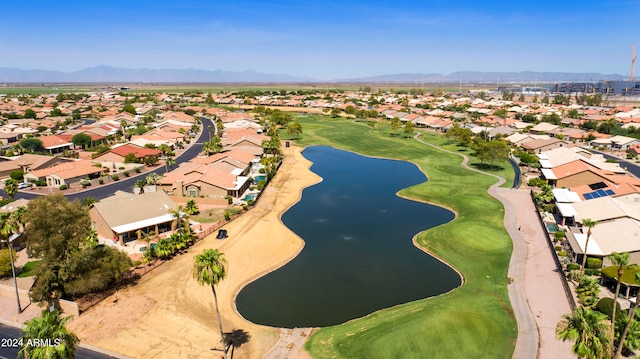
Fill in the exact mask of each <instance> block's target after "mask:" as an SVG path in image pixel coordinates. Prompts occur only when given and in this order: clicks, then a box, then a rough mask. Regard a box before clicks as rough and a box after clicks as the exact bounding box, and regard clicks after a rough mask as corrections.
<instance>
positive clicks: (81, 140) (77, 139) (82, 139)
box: [71, 133, 92, 149]
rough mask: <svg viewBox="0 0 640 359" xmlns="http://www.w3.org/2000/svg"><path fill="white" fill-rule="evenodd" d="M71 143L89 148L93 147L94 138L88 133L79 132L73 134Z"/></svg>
mask: <svg viewBox="0 0 640 359" xmlns="http://www.w3.org/2000/svg"><path fill="white" fill-rule="evenodd" d="M71 143H73V145H74V146H76V147H82V148H84V149H87V148H89V147H91V143H92V140H91V136H89V135H87V134H86V133H77V134H75V135H73V137H71Z"/></svg>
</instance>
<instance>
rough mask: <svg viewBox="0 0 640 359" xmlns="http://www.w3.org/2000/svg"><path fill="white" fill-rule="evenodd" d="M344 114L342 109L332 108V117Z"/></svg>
mask: <svg viewBox="0 0 640 359" xmlns="http://www.w3.org/2000/svg"><path fill="white" fill-rule="evenodd" d="M341 113H342V110H341V109H340V107H332V108H331V117H338V116H340V114H341Z"/></svg>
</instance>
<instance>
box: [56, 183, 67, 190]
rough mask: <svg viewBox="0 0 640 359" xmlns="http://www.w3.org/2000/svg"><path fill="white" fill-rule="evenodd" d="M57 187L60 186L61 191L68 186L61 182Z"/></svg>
mask: <svg viewBox="0 0 640 359" xmlns="http://www.w3.org/2000/svg"><path fill="white" fill-rule="evenodd" d="M58 188H60V190H61V191H64V190H65V189H67V188H68V187H67V185H66V184H63V185H62V186H60V187H58Z"/></svg>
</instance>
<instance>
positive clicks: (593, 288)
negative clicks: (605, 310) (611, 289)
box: [576, 277, 600, 308]
mask: <svg viewBox="0 0 640 359" xmlns="http://www.w3.org/2000/svg"><path fill="white" fill-rule="evenodd" d="M576 294H578V300H579V301H580V304H582V305H584V306H585V307H587V308H593V307H594V306H595V305H596V304H597V302H598V299H599V298H598V295H599V294H600V283H599V282H598V280H597V279H595V278H592V277H582V278H581V279H580V282H579V284H578V286H577V287H576Z"/></svg>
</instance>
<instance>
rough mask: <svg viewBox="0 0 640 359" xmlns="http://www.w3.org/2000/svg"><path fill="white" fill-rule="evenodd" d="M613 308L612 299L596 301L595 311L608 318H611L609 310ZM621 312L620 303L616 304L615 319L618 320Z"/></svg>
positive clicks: (606, 298)
mask: <svg viewBox="0 0 640 359" xmlns="http://www.w3.org/2000/svg"><path fill="white" fill-rule="evenodd" d="M612 308H613V298H609V297H605V298H602V299H600V300H599V301H598V304H596V310H597V311H599V312H600V313H603V314H606V315H607V316H608V317H609V318H611V313H613V311H612V310H611V309H612ZM621 313H622V310H621V309H620V303H618V302H616V317H617V318H620V314H621Z"/></svg>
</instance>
